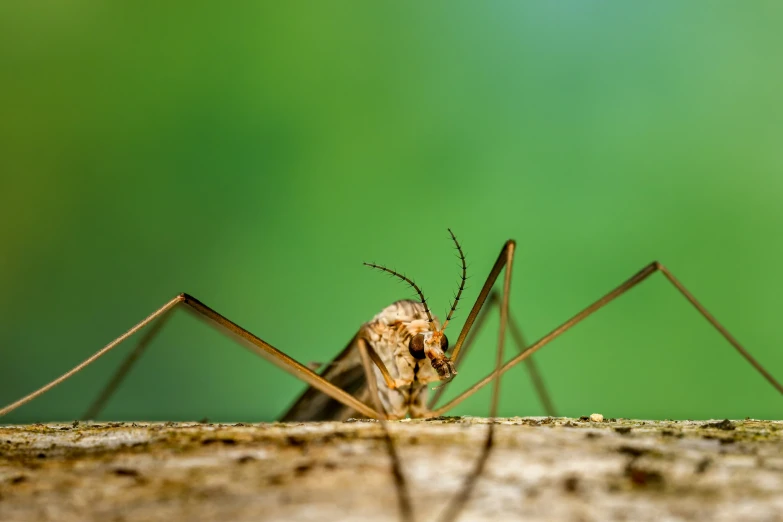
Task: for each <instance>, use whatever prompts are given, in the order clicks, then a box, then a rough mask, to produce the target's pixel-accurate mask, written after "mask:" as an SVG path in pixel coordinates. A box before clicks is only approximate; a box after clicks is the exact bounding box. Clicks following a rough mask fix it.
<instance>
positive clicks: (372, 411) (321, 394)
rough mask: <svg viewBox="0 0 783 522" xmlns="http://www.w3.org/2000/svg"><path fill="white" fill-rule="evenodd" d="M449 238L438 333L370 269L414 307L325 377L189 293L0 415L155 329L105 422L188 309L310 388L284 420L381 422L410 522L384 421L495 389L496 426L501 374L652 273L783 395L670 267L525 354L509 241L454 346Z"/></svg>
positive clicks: (441, 410)
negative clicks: (155, 341)
mask: <svg viewBox="0 0 783 522" xmlns="http://www.w3.org/2000/svg"><path fill="white" fill-rule="evenodd" d="M449 234H450V236H451V240H452V241H453V243H454V245H455V247H456V249H457V252H458V254H459V259H460V264H461V280H460V285H459V288H458V290H457V293H456V294H455V296H454V300H453V302H452V305H451V307H450V309H449V312H448V314H447V316H446V318H445V320H444V322H443V323H442V324H441V323H439V321H438V319H437V318H436V317H435V316H434V315H433V314H432V312H431V310H430V308H429V305H428V302H427V300H426V299H425V296H424V294H423V292H422V290H421V288H420V287H419V286H418V285H417V284H416V283H415V282H414V281H413V280H412V279H410V278H408V277H407V276H405V275H403V274H401V273H399V272H397V271H395V270H391V269H389V268H387V267H385V266H382V265H377V264H374V263H365V264H366V265H367V266H369V267H370V268H372V269H375V270H379V271H382V272H385V273H387V274H389V275H391V276H392V277H395V278H398V279H400V280H402V281H404V282H405V283H407V284H408V285H409V286H410V287H411V288H412V289H413V290H414V291H415V292H416V294H417V296H418V300H402V301H398V302H396V303H393V304H392V305H390V306H388V307H387V308H385V309H384V310H382V311H381V312H380V313H378V314H377V315H376V316H375V317H374V318H373V319H372V320H371V321H370V322H368V323H365V324H364V325H362V327H361V328H360V329H359V331H358V332H357V333H356V334H355V335H354V337H353V338H352V339H351V341H350V342H349V343H348V345H347V346H346V348H345V349H344V350H343V351H342V352H341V353H340V354H339V355H338V356H337V357H336V358H335V359H334V360H333V361H332V362H330V363H329V364H327V365H326V366H325V368H324V370H323V371H322V372H321V373H320V374H318V373H316V372H315V371H313V370H312V369H310V368H308V367H307V366H305V365H303V364H301V363H300V362H298V361H296V360H294V359H293V358H291V357H289V356H288V355H286V354H285V353H284V352H282V351H280V350H278V349H277V348H275V347H273V346H272V345H270V344H269V343H267V342H265V341H263V340H262V339H261V338H259V337H257V336H256V335H254V334H252V333H250V332H249V331H248V330H246V329H244V328H242V327H241V326H239V325H238V324H236V323H234V322H233V321H231V320H230V319H228V318H226V317H224V316H223V315H221V314H220V313H218V312H217V311H215V310H214V309H212V308H210V307H209V306H207V305H205V304H204V303H202V302H201V301H199V300H198V299H196V298H195V297H192V296H190V295H188V294H184V293H183V294H180V295H177V296H176V297H174V298H173V299H171V300H170V301H168V302H167V303H165V304H164V305H163V306H162V307H160V308H159V309H158V310H156V311H155V312H153V313H152V314H150V315H149V316H148V317H146V318H145V319H144V320H142V321H141V322H139V323H138V324H136V325H135V326H133V327H132V328H131V329H130V330H128V331H127V332H125V333H124V334H122V335H121V336H119V337H118V338H116V339H115V340H114V341H112V342H111V343H109V344H108V345H106V346H105V347H103V348H102V349H100V350H99V351H97V352H96V353H95V354H93V355H92V356H91V357H89V358H88V359H86V360H85V361H83V362H82V363H80V364H78V365H77V366H75V367H74V368H73V369H71V370H69V371H68V372H66V373H65V374H63V375H62V376H60V377H58V378H57V379H54V380H53V381H51V382H49V383H48V384H46V385H44V386H42V387H41V388H39V389H37V390H35V391H34V392H32V393H30V394H29V395H27V396H25V397H23V398H21V399H19V400H17V401H16V402H13V403H11V404H9V405H8V406H5V407H4V408H2V409H0V416H3V415H6V414H8V413H10V412H11V411H13V410H15V409H16V408H18V407H20V406H22V405H24V404H26V403H27V402H29V401H31V400H33V399H35V398H36V397H38V396H40V395H42V394H43V393H45V392H47V391H48V390H50V389H52V388H53V387H55V386H56V385H58V384H60V383H61V382H63V381H65V380H66V379H68V378H70V377H72V376H73V375H75V374H76V373H78V372H79V371H81V370H82V369H84V368H85V367H86V366H88V365H90V364H91V363H92V362H94V361H95V360H97V359H98V358H100V357H101V356H103V355H104V354H106V353H107V352H109V351H110V350H113V349H114V348H116V347H117V346H118V345H120V344H121V343H123V342H124V341H126V340H127V339H128V338H130V337H131V336H133V335H134V334H136V333H137V332H139V331H141V330H142V329H144V328H145V327H148V326H149V328H148V329H147V331H146V333H145V335H144V336H143V337H142V338H141V340H140V342H139V344H138V345H137V347H136V349H135V350H134V351H133V352H132V353H131V354H130V355H129V356H128V358H127V359H126V360H125V362H124V363H123V364H122V365H121V367H120V369H119V370H118V371H117V373H116V374H115V375H114V377H113V378H112V380H111V381H110V383H109V385H108V386H107V387H106V389H105V390H104V391H103V393H102V394H101V395H100V396H99V398H98V399H97V400H96V402H95V403H94V404H93V405H92V407H91V408H90V410H89V411H88V413H87V415H85V417H87V418H93V417H94V416H96V415H97V414H98V413H99V411H100V410H101V408H102V407H103V405H104V404H105V402H106V401H107V400H108V398H109V397H110V396H111V394H112V393H113V392H114V390H115V389H116V388H117V386H118V385H119V383H120V382H121V381H122V379H123V377H124V376H125V374H126V373H127V372H128V370H129V369H130V367H131V365H132V364H133V362H134V361H135V359H136V358H137V357H138V355H139V354H140V353H141V351H142V350H144V349H145V347H146V346H147V345H148V344H149V342H150V341H151V340H152V338H153V337H154V336H155V334H156V333H157V332H158V331H159V330H160V328H161V327H162V326H163V325H164V323H165V321H166V319H167V317H169V316H170V312H171V311H172V310H173V309H174V308H175V307H177V306H185V307H187V308H188V309H189V310H191V311H193V312H195V313H196V314H198V315H200V316H201V317H203V318H205V319H207V320H208V321H210V322H212V323H214V324H216V325H218V326H220V327H222V328H223V329H225V330H226V331H227V332H228V333H229V334H231V335H233V336H235V337H236V338H238V339H239V340H240V341H243V342H244V344H246V346H247V347H249V348H250V349H251V350H252V351H254V352H255V353H257V354H258V355H260V356H262V357H263V358H265V359H267V360H268V361H270V362H271V363H273V364H275V365H276V366H278V367H280V368H281V369H283V370H285V371H287V372H289V373H291V374H292V375H294V376H296V377H298V378H299V379H301V380H303V381H304V382H305V383H307V384H308V385H309V388H308V389H307V390H305V392H304V393H303V394H302V396H301V397H299V399H298V400H297V401H296V402H295V403H294V404H293V406H292V407H291V408H290V409H289V410H288V412H287V413H286V414H284V415H283V417H282V420H284V421H312V420H334V419H346V418H348V417H352V416H354V417H355V416H364V417H368V418H372V419H378V420H379V421H381V424H382V425H383V426H384V430H385V433H386V441H387V446H388V450H389V452H390V454H391V456H392V463H393V467H394V475H395V477H396V480H397V486H398V493H399V499H400V509H401V512H402V513H403V514H404V517H403V518H410V517H411V509H410V501H409V499H407V492H406V486H405V479H404V473H403V472H402V469H401V464H400V459H399V458H398V457H397V456H396V452H395V448H394V445H393V444H392V441H391V438H390V437H389V434H388V431H387V430H386V428H385V426H386V425H385V422H386V421H388V420H394V419H401V418H404V417H406V416H411V417H418V418H427V417H435V416H440V415H443V414H445V413H447V412H448V411H449V410H451V409H452V408H453V407H455V406H456V405H457V404H459V403H460V402H462V401H463V400H464V399H466V398H467V397H468V396H470V395H472V394H473V393H475V392H476V391H477V390H479V389H480V388H482V387H484V386H486V385H487V384H489V383H491V382H492V383H493V393H492V401H491V406H490V417H492V418H494V417H496V412H497V405H498V398H499V383H500V379H501V376H502V375H503V374H504V373H506V372H507V371H508V370H510V369H511V368H513V367H514V366H516V365H518V364H519V363H520V362H522V361H526V360H529V358H530V356H531V355H532V354H533V353H535V352H536V351H538V350H540V349H541V348H543V347H544V346H545V345H547V344H548V343H550V342H551V341H552V340H554V339H555V338H557V337H559V336H560V335H562V334H563V333H565V332H566V331H567V330H569V329H570V328H572V327H574V326H575V325H576V324H578V323H579V322H581V321H583V320H584V319H586V318H587V317H588V316H590V315H591V314H593V313H594V312H596V311H597V310H598V309H600V308H602V307H603V306H605V305H607V304H608V303H610V302H611V301H613V300H614V299H616V298H618V297H619V296H621V295H623V294H624V293H626V292H627V291H629V290H630V289H632V288H634V287H636V286H637V285H639V284H640V283H641V282H643V281H645V280H646V279H648V278H649V277H650V276H651V275H653V274H654V273H656V272H661V273H662V274H663V275H664V276H665V278H666V279H667V280H668V281H669V282H670V283H671V284H672V285H673V286H674V287H675V288H676V289H677V290H678V291H679V292H680V293H681V294H682V295H683V296H684V297H685V298H686V299H687V300H688V301H689V302H690V303H691V304H692V305H693V306H694V307H695V308H696V309H697V310H698V311H699V312H700V313H701V314H702V315H703V316H704V317H705V318H706V319H707V321H709V322H710V323H711V324H712V325H713V327H715V328H716V329H717V330H718V331H719V332H720V333H721V334H722V335H723V337H724V338H725V339H726V340H727V341H728V342H729V343H730V344H731V345H732V346H733V347H734V348H735V349H736V350H737V351H738V352H739V353H740V355H742V357H744V358H745V359H746V360H747V361H748V362H749V363H750V364H751V365H752V366H753V367H754V368H755V369H756V370H757V371H758V372H759V373H760V374H761V375H762V376H763V377H764V378H765V379H766V380H767V381H768V382H769V383H770V384H772V386H774V387H775V388H776V389H777V390H778V391H779V392H780V393H781V394H783V386H781V384H780V383H779V382H778V381H777V380H776V379H775V378H774V377H773V376H772V375H771V374H770V373H769V372H768V371H767V370H766V369H765V368H764V367H762V366H761V364H760V363H758V362H757V361H756V360H755V359H754V358H753V357H752V356H751V355H750V353H749V352H748V351H747V350H746V349H745V348H744V347H743V346H742V345H741V344H740V343H739V342H738V341H737V340H736V339H735V338H734V337H733V336H732V335H731V334H730V333H729V332H728V331H727V330H726V329H725V328H724V327H723V326H722V325H721V324H720V323H718V321H717V320H716V319H715V318H714V317H713V316H712V315H711V314H710V313H709V312H707V310H706V309H705V308H704V307H703V306H702V305H701V304H700V303H699V302H698V301H697V300H696V298H695V297H694V296H693V295H692V294H691V293H690V292H689V291H688V290H687V289H686V288H685V287H684V286H683V285H682V284H681V283H680V282H679V281H678V280H677V279H676V278H675V277H674V275H673V274H672V273H671V272H670V271H669V270H668V269H667V268H666V267H664V266H663V265H662V264H660V263H658V262H652V263H650V264H648V265H647V266H645V267H644V268H642V269H641V270H640V271H639V272H637V273H636V274H634V275H633V276H632V277H630V278H629V279H627V280H626V281H625V282H623V283H622V284H620V285H619V286H617V287H616V288H614V289H613V290H611V291H610V292H608V293H607V294H605V295H604V296H603V297H601V298H600V299H598V300H597V301H595V302H593V303H592V304H590V305H589V306H587V307H586V308H584V309H583V310H582V311H580V312H579V313H577V314H576V315H574V316H573V317H571V318H570V319H568V320H567V321H565V322H564V323H562V324H561V325H560V326H558V327H557V328H555V329H554V330H552V331H551V332H549V333H548V334H546V335H545V336H544V337H542V338H541V339H539V340H538V341H536V342H535V343H533V344H531V345H530V346H528V347H526V348H525V347H524V346H523V343H522V342H521V341H520V334H519V329H518V327H517V326H516V323H515V321H514V320H513V318H512V317H511V316H510V313H509V295H510V289H511V276H512V267H513V261H514V254H515V246H516V244H515V242H514V241H513V240H509V241H507V242H506V243H505V244H504V245H503V247H502V249H501V251H500V254H499V255H498V257H497V260H496V261H495V263H494V265H493V267H492V269H491V270H490V273H489V275H488V277H487V278H486V280H485V282H484V284H483V286H482V288H481V291H480V292H479V295H478V297H477V299H476V301H475V302H474V304H473V307H472V308H471V310H470V312H469V313H468V316H467V318H466V320H465V323H464V325H463V327H462V329H461V331H460V332H459V335H458V337H457V339H456V342H455V343H454V345H453V347H452V346H451V345H450V343H449V341H448V338H447V336H446V333H445V331H446V328H447V326H448V325H449V323H450V322H451V321H452V319H453V316H454V313H455V311H456V310H457V307H458V304H459V301H460V299H461V297H462V293H463V290H464V288H465V281H466V279H467V275H466V271H467V264H466V261H465V255H464V253H463V250H462V246H461V245H460V243H459V241H458V240H457V238H456V236H455V235H454V234H453V233H452V232H451V230H449ZM501 272H504V278H503V281H502V290H501V292H500V293H499V294H498V293H495V292H494V291H493V287H494V285H495V283H496V282H497V279H498V277H499V275H500V273H501ZM496 309H497V311H498V312H499V314H500V326H499V331H498V341H497V355H496V360H495V370H494V371H493V372H492V373H490V374H489V375H487V376H486V377H485V378H483V379H481V380H480V381H478V382H477V383H475V384H473V385H472V386H470V387H469V388H468V389H467V390H466V391H464V392H463V393H461V394H460V395H458V396H457V397H456V398H454V399H452V400H451V401H449V402H448V403H446V404H444V405H442V406H437V401H438V399H439V398H440V394H441V393H442V391H443V386H445V385H447V384H448V383H449V382H451V381H452V379H454V378H455V377H456V376H457V375H458V367H459V361H460V356H461V355H462V356H464V353H466V352H467V350H468V348H469V347H470V345H471V342H472V340H473V339H474V338H475V333H476V331H478V330H479V329H480V328H481V325H482V324H483V321H484V319H485V318H486V316H487V314H489V313H491V312H492V311H494V310H496ZM474 326H476V328H475V329H474V328H473V327H474ZM507 329H510V331H511V335H512V337H513V338H514V340H515V341H516V342H517V344H518V345H519V346H520V348H521V350H520V353H519V354H518V355H516V356H514V357H513V358H512V359H510V360H509V361H508V362H505V363H504V362H503V361H504V343H505V337H506V330H507ZM437 382H442V383H443V384H442V385H441V387H440V389H438V391H437V393H436V394H435V395H434V397H432V398H431V399H430V400H428V396H427V395H428V391H429V389H430V387H431V385H432V384H433V383H437ZM540 395H541V397H542V400H543V401H544V402H545V404H547V408H548V409H550V410H552V409H553V408H552V406H551V403H549V401H548V398H547V397H546V394H545V393H544V392H543V390H542V393H541V394H540ZM492 426H493V424H492V423H490V424H489V430H488V434H487V439H486V443H485V445H484V451H483V453H482V455H481V457H480V458H479V460H478V461H477V464H476V467H475V469H474V470H473V472H472V473H471V474H470V475H469V476H468V479H467V480H466V481H465V486H464V488H463V490H462V492H463V493H462V494H460V495H458V496H457V497H455V501H454V502H453V503H452V504H451V506H450V508H449V510H448V512H447V516H446V518H445V519H447V520H448V519H451V518H455V517H456V516H457V514H458V513H459V512H460V510H461V509H462V507H463V506H464V504H465V503H466V502H467V500H468V498H469V493H470V491H471V487H472V484H473V483H475V480H477V478H478V477H479V476H480V474H481V471H482V468H483V466H484V464H485V463H486V459H487V456H488V455H489V450H490V448H491V446H492V438H493V435H492V434H493V431H492Z"/></svg>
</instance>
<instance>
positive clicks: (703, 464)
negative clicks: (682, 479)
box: [694, 457, 712, 474]
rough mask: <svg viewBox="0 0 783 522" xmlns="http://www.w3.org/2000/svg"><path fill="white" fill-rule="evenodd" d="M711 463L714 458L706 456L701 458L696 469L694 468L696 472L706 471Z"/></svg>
mask: <svg viewBox="0 0 783 522" xmlns="http://www.w3.org/2000/svg"><path fill="white" fill-rule="evenodd" d="M711 465H712V459H710V458H706V457H705V458H703V459H701V460H700V461H699V463H698V464H696V469H695V470H694V472H695V473H699V474H700V473H704V472H705V471H707V469H708V468H709V467H710V466H711Z"/></svg>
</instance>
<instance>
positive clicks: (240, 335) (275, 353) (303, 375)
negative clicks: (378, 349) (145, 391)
mask: <svg viewBox="0 0 783 522" xmlns="http://www.w3.org/2000/svg"><path fill="white" fill-rule="evenodd" d="M180 303H182V304H184V305H187V306H188V307H189V308H190V309H192V310H193V311H195V312H197V313H198V314H199V315H201V316H203V317H205V318H206V319H208V320H209V321H210V322H211V323H213V324H214V325H217V326H219V327H221V328H222V329H223V330H226V331H228V332H229V333H231V334H232V335H233V336H234V337H235V338H237V339H238V340H241V341H244V343H243V344H244V345H245V346H246V347H247V348H248V349H250V350H251V351H253V352H255V353H256V354H257V355H260V356H261V357H263V358H264V359H266V360H268V361H269V362H271V363H273V364H275V365H276V366H278V367H279V368H281V369H283V370H285V371H286V372H288V373H290V374H291V375H293V376H294V377H297V378H299V379H301V380H303V381H304V382H306V383H307V384H309V385H310V386H313V387H314V388H317V389H318V390H320V391H322V392H323V393H325V394H327V395H329V396H330V397H332V398H334V399H335V400H337V401H340V402H341V403H343V404H345V405H346V406H348V407H351V408H354V409H355V410H357V411H358V412H360V413H361V414H363V415H365V416H367V417H370V418H373V419H374V418H378V416H379V415H382V413H379V412H378V411H376V410H375V409H373V408H371V407H369V406H367V405H366V404H364V403H363V402H361V401H359V400H357V399H356V398H355V397H353V396H352V395H350V394H349V393H347V392H345V391H344V390H342V389H340V388H338V387H336V386H335V385H333V384H332V383H330V382H329V381H327V380H326V379H324V378H323V377H321V376H320V375H318V374H316V373H315V372H313V371H312V370H310V369H309V368H307V367H306V366H304V365H303V364H301V363H299V362H298V361H296V360H295V359H293V358H291V357H289V356H288V355H286V354H285V353H283V352H281V351H280V350H278V349H277V348H275V347H274V346H272V345H270V344H269V343H267V342H265V341H263V340H262V339H261V338H259V337H257V336H255V335H253V334H252V333H250V332H249V331H247V330H245V329H244V328H242V327H241V326H239V325H238V324H236V323H234V322H232V321H230V320H229V319H227V318H226V317H224V316H222V315H220V314H219V313H217V312H216V311H215V310H213V309H212V308H210V307H208V306H207V305H205V304H204V303H202V302H201V301H199V300H197V299H196V298H194V297H192V296H190V295H188V294H180V295H178V296H176V297H174V298H173V299H171V300H170V301H168V302H167V303H166V304H165V305H163V306H162V307H160V308H159V309H158V310H156V311H155V312H153V313H152V314H151V315H149V316H147V317H146V318H145V319H144V320H142V321H141V322H140V323H138V324H136V325H135V326H133V327H132V328H131V329H130V330H128V331H127V332H125V333H124V334H122V335H121V336H119V337H118V338H116V339H115V340H113V341H112V342H110V343H109V344H107V345H106V346H104V347H103V348H101V349H100V350H98V351H97V352H95V353H94V354H93V355H91V356H90V357H88V358H87V359H85V360H84V361H83V362H81V363H80V364H78V365H76V366H75V367H74V368H73V369H71V370H69V371H68V372H66V373H64V374H63V375H61V376H60V377H58V378H56V379H54V380H53V381H51V382H50V383H48V384H46V385H45V386H42V387H41V388H39V389H37V390H35V391H34V392H32V393H30V394H29V395H27V396H25V397H22V398H21V399H19V400H18V401H16V402H13V403H11V404H9V405H8V406H5V407H4V408H2V409H0V417H2V416H3V415H6V414H8V413H10V412H12V411H13V410H15V409H16V408H18V407H20V406H22V405H23V404H26V403H28V402H30V401H31V400H33V399H35V398H36V397H38V396H39V395H41V394H43V393H46V392H47V391H49V390H50V389H52V388H54V387H55V386H57V385H58V384H60V383H61V382H63V381H65V380H67V379H68V378H70V377H72V376H73V375H75V374H77V373H78V372H80V371H81V370H82V369H84V368H85V367H87V366H89V365H90V364H91V363H93V362H94V361H96V360H97V359H99V358H100V357H102V356H103V355H105V354H106V353H108V352H109V351H111V350H112V349H114V348H116V347H117V346H118V345H119V344H121V343H122V342H123V341H125V340H126V339H128V338H129V337H131V336H132V335H133V334H135V333H136V332H138V331H139V330H141V329H142V328H144V327H145V326H147V325H149V324H150V323H151V322H153V321H154V320H155V319H157V318H159V317H161V316H163V315H164V314H165V313H166V312H168V311H169V310H171V309H172V308H174V307H175V306H177V305H178V304H180Z"/></svg>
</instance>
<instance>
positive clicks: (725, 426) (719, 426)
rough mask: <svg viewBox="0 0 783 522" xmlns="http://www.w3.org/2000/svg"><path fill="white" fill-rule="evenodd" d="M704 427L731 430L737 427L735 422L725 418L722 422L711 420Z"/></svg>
mask: <svg viewBox="0 0 783 522" xmlns="http://www.w3.org/2000/svg"><path fill="white" fill-rule="evenodd" d="M702 428H716V429H719V430H726V431H730V430H733V429H735V426H734V423H733V422H731V421H730V420H729V419H723V420H722V421H720V422H710V423H707V424H704V425H703V426H702Z"/></svg>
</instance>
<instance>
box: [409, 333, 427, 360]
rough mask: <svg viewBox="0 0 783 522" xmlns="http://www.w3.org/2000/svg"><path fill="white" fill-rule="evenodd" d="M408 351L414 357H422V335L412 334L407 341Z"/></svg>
mask: <svg viewBox="0 0 783 522" xmlns="http://www.w3.org/2000/svg"><path fill="white" fill-rule="evenodd" d="M408 351H409V352H411V355H412V356H413V357H415V358H416V359H424V335H422V334H418V335H414V336H413V337H412V338H411V342H410V343H408Z"/></svg>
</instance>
